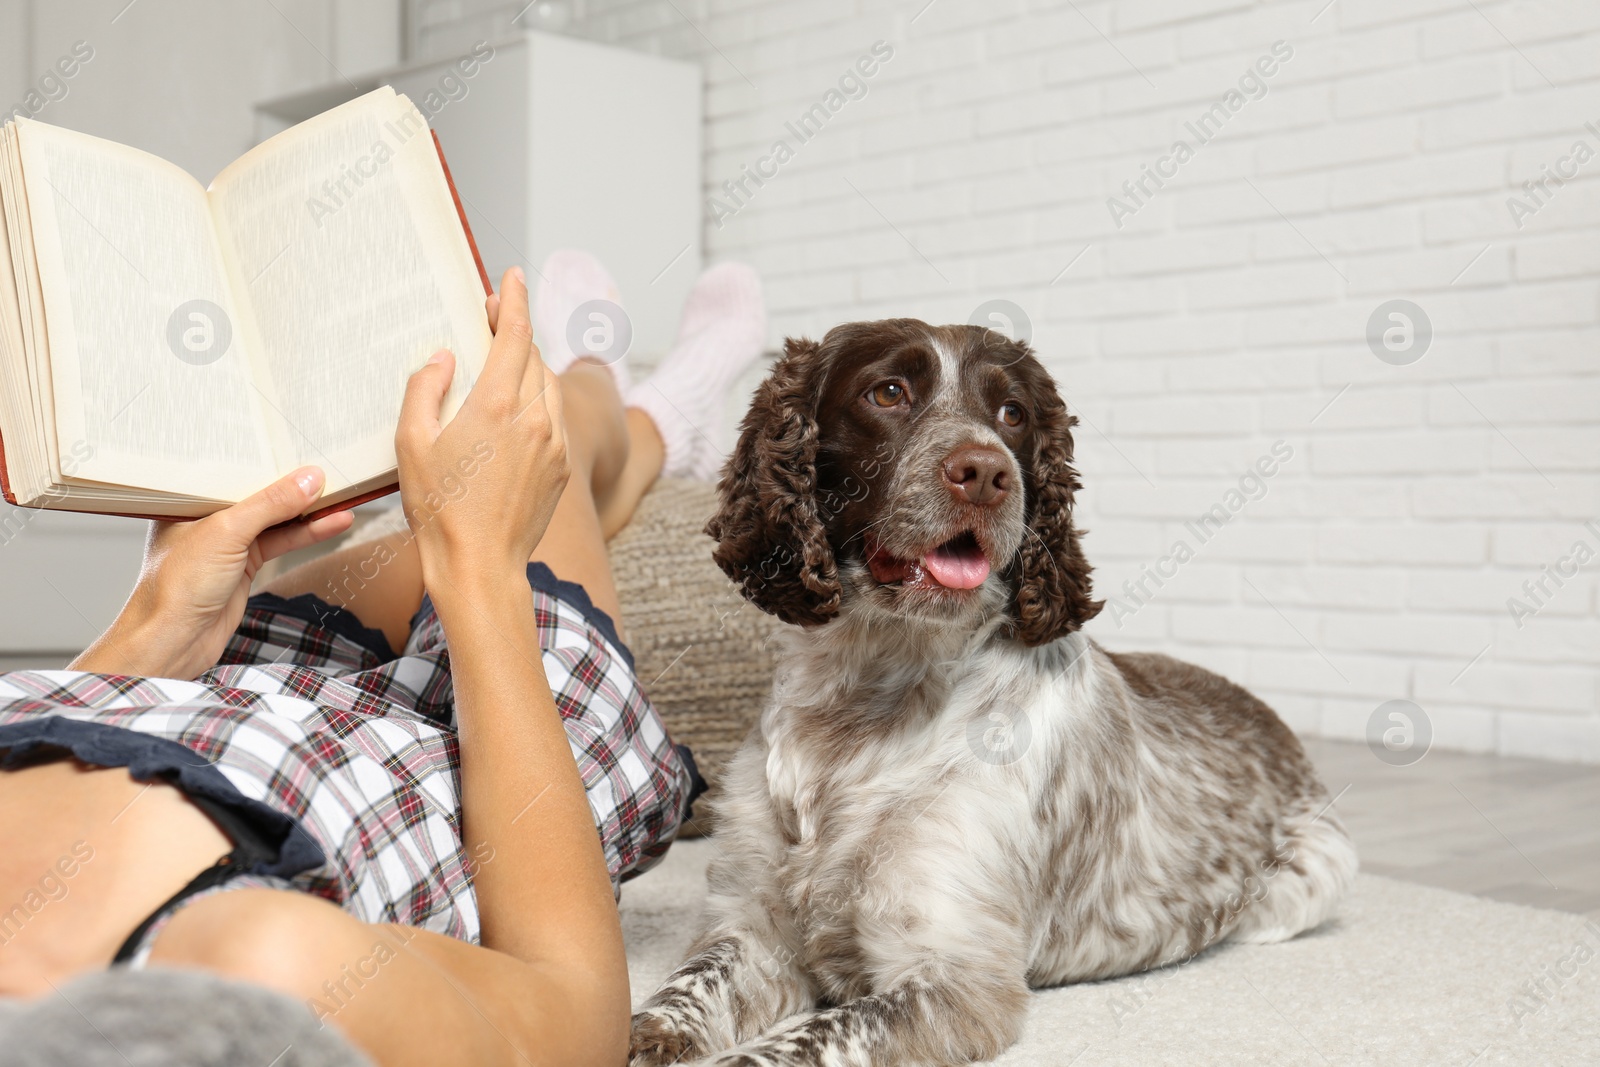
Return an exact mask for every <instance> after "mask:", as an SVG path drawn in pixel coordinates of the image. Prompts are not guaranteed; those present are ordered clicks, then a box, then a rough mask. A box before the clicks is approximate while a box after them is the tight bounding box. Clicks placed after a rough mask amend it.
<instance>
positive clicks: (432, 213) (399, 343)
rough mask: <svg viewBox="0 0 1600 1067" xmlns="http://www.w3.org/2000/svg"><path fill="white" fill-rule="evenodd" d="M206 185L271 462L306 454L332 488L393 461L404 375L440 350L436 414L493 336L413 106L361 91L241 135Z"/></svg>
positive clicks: (461, 392) (463, 383) (473, 370)
mask: <svg viewBox="0 0 1600 1067" xmlns="http://www.w3.org/2000/svg"><path fill="white" fill-rule="evenodd" d="M210 195H211V202H212V210H213V213H214V215H215V217H216V220H217V227H216V228H217V232H218V234H219V236H220V238H221V240H222V243H223V248H224V255H225V256H226V257H227V260H228V264H229V267H230V269H231V270H232V271H233V275H234V278H235V292H236V293H238V294H239V302H240V304H241V305H243V312H244V314H245V315H246V316H247V317H248V319H249V323H250V327H249V328H250V329H251V330H252V338H253V340H254V343H253V345H252V350H253V353H254V355H255V356H256V359H257V373H258V375H259V381H260V383H261V385H262V390H263V392H264V393H265V394H266V395H267V396H268V397H269V398H270V404H271V407H272V412H269V414H268V420H269V425H271V424H272V423H273V421H274V420H273V415H274V414H275V415H276V416H277V419H276V425H275V427H274V432H275V445H276V446H277V447H278V449H279V451H278V456H279V460H280V469H282V470H289V469H292V468H293V467H296V466H299V465H300V464H304V463H315V464H318V465H319V466H321V467H322V468H323V469H324V471H325V472H326V474H327V477H328V484H327V488H326V490H325V492H326V494H327V495H330V496H331V495H333V494H336V493H338V492H339V491H340V490H341V489H343V488H345V487H347V486H350V485H353V484H356V483H359V482H363V481H366V480H370V479H371V478H373V477H374V476H376V475H379V474H381V473H383V472H385V471H388V470H390V469H392V468H393V467H394V465H395V457H394V431H395V425H396V421H397V419H398V416H399V413H400V403H401V399H402V397H403V396H404V393H405V384H406V379H407V378H408V377H409V376H410V375H411V374H412V373H413V372H414V371H416V370H417V368H419V367H421V366H422V364H423V363H424V362H426V361H427V358H428V357H429V356H430V355H432V354H433V353H434V352H435V351H437V350H438V349H440V348H449V349H451V350H452V351H454V352H455V353H456V356H457V371H456V377H455V380H454V382H453V383H452V387H451V392H450V395H449V396H448V397H447V400H446V411H445V416H446V418H448V417H449V416H450V415H453V414H454V412H455V410H456V409H457V408H458V407H459V406H460V403H461V400H462V399H463V398H464V397H465V395H466V392H467V390H469V389H470V388H471V386H472V383H473V381H474V380H476V377H477V374H478V371H479V370H480V368H481V367H482V364H483V359H484V357H485V356H486V354H487V353H488V348H489V342H490V340H491V338H490V334H489V327H488V322H487V320H486V318H485V314H484V308H483V300H484V292H483V287H482V283H481V281H480V280H479V276H478V273H477V267H476V265H475V263H474V261H473V258H472V253H471V250H470V248H469V247H468V245H467V242H466V238H465V236H464V234H463V233H462V229H461V222H460V219H459V216H458V215H457V213H456V210H455V206H454V203H453V202H452V201H451V199H450V193H449V187H448V185H447V184H446V183H445V180H444V176H443V171H442V170H441V168H440V165H439V162H438V156H437V152H436V150H435V148H434V144H433V138H432V136H431V134H430V133H429V131H428V126H427V122H426V120H424V119H423V117H422V115H421V113H420V112H418V111H417V110H416V109H415V108H414V107H412V106H411V103H410V101H409V100H407V99H406V98H405V97H403V96H397V95H395V94H394V92H393V90H391V89H382V90H378V91H377V92H374V93H369V94H368V95H366V96H364V97H360V98H358V99H356V100H354V101H351V102H350V103H348V104H345V105H343V106H341V107H338V108H335V109H334V110H332V111H329V112H326V113H324V114H322V115H319V116H317V117H316V118H313V119H311V120H309V121H307V122H304V123H301V124H300V125H298V126H296V127H294V128H293V129H290V130H288V131H285V132H284V133H282V134H279V135H278V136H277V137H274V138H272V139H271V140H269V141H267V142H266V143H264V144H262V145H260V146H258V147H257V148H255V149H252V150H251V151H250V152H249V153H248V154H246V155H245V156H244V157H242V158H241V159H240V160H238V161H237V162H235V163H234V164H232V165H231V166H229V167H228V168H227V169H226V170H224V171H223V172H222V173H221V174H219V175H218V176H217V178H216V179H215V180H214V181H213V182H212V185H211V191H210Z"/></svg>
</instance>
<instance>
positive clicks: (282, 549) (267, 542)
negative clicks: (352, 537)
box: [256, 511, 355, 563]
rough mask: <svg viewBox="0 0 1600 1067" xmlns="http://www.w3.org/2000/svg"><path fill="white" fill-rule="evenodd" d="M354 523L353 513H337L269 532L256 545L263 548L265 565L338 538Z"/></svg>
mask: <svg viewBox="0 0 1600 1067" xmlns="http://www.w3.org/2000/svg"><path fill="white" fill-rule="evenodd" d="M354 521H355V514H354V513H353V512H349V511H336V512H334V513H333V514H332V515H324V516H322V518H320V519H313V520H312V521H311V522H297V523H292V524H291V525H288V526H280V527H277V528H276V529H271V530H267V531H265V532H264V533H262V535H261V536H260V537H259V538H257V539H256V543H257V544H258V545H260V546H261V562H263V563H265V562H266V561H267V560H269V559H277V558H278V557H279V556H281V555H283V554H284V553H286V552H293V551H295V550H296V549H301V548H307V547H309V546H311V545H315V544H319V543H320V542H323V541H326V540H327V539H328V538H330V537H338V536H339V535H340V534H342V533H344V532H345V531H346V530H348V529H350V524H351V523H353V522H354Z"/></svg>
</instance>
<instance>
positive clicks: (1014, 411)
mask: <svg viewBox="0 0 1600 1067" xmlns="http://www.w3.org/2000/svg"><path fill="white" fill-rule="evenodd" d="M1026 417H1027V413H1026V412H1025V411H1023V410H1022V405H1021V404H1019V403H1017V402H1016V401H1015V400H1007V401H1006V402H1005V403H1004V404H1001V405H1000V421H1001V422H1003V423H1005V424H1006V425H1007V426H1021V425H1022V420H1023V419H1024V418H1026Z"/></svg>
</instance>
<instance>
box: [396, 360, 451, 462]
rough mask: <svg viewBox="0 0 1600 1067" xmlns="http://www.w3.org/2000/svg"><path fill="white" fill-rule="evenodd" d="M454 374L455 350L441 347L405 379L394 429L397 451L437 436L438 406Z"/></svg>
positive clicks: (425, 444)
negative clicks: (404, 393) (402, 397)
mask: <svg viewBox="0 0 1600 1067" xmlns="http://www.w3.org/2000/svg"><path fill="white" fill-rule="evenodd" d="M455 373H456V357H455V353H453V352H451V351H450V350H449V349H448V348H441V349H439V351H437V352H435V353H434V354H433V355H432V356H430V357H429V358H428V362H426V363H424V364H423V365H422V367H421V369H420V370H418V371H417V373H415V374H413V375H412V376H411V378H410V380H408V381H407V382H406V395H405V399H403V400H402V401H401V402H400V423H399V425H397V426H396V427H395V431H394V443H395V450H396V451H397V452H398V451H400V450H402V449H403V448H405V447H408V446H409V447H416V448H425V447H427V446H428V445H431V444H432V443H433V441H434V439H435V438H437V437H438V436H439V408H440V406H441V405H443V404H444V395H445V393H446V392H448V391H449V389H450V379H451V378H453V377H455Z"/></svg>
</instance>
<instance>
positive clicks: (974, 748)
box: [761, 635, 1065, 999]
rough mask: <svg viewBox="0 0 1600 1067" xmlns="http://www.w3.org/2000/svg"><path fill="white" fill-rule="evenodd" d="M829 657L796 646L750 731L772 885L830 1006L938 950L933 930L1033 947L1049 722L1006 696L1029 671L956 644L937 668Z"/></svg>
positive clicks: (1044, 845)
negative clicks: (760, 767) (768, 822)
mask: <svg viewBox="0 0 1600 1067" xmlns="http://www.w3.org/2000/svg"><path fill="white" fill-rule="evenodd" d="M829 636H830V637H835V636H836V635H829ZM843 647H845V643H844V642H841V641H838V640H830V641H819V640H817V638H816V637H813V636H809V635H808V636H807V637H803V638H800V639H798V640H796V641H795V642H794V643H793V644H792V646H791V652H792V653H793V656H792V658H790V659H789V660H788V664H789V667H788V669H786V670H785V672H784V673H783V675H782V676H781V677H780V679H779V681H778V684H777V686H776V688H775V692H774V700H773V703H772V705H770V706H769V708H768V711H767V713H766V715H765V716H764V717H763V720H762V724H761V730H762V733H763V738H764V740H765V742H766V752H765V785H766V789H767V791H768V794H769V796H770V800H771V804H772V807H773V811H774V813H775V815H776V816H777V822H778V825H779V828H780V830H781V832H782V837H783V847H782V848H781V849H780V850H779V852H778V853H777V855H776V856H775V858H774V865H775V868H776V869H775V870H774V871H773V875H774V881H775V883H776V885H777V887H778V888H779V889H780V891H781V893H782V894H783V897H784V901H785V904H786V906H787V908H788V909H789V914H790V915H791V916H792V918H793V921H794V923H795V926H796V933H797V934H798V935H799V937H798V940H799V941H800V944H801V945H802V946H803V952H802V960H803V964H804V966H805V969H806V970H807V971H808V972H809V973H810V974H811V975H812V976H813V978H814V979H815V980H816V981H817V982H818V984H819V986H820V987H821V989H820V992H822V993H823V994H824V995H825V996H827V997H828V998H829V999H840V998H844V997H850V996H858V995H861V993H862V991H863V990H865V989H867V988H870V987H871V986H872V985H873V984H875V983H879V982H881V980H882V978H883V977H884V976H885V974H892V973H893V972H894V970H895V969H897V968H898V967H902V966H908V965H910V963H911V962H912V961H913V960H914V959H916V958H919V957H922V956H925V954H926V953H928V952H930V951H931V952H934V953H938V954H945V953H948V952H949V951H950V945H949V944H948V943H947V937H948V935H949V934H950V933H951V932H952V931H956V930H959V931H961V937H962V938H963V939H967V938H970V936H971V927H972V924H973V923H974V922H975V921H976V922H978V923H980V924H982V923H983V922H984V919H983V918H982V916H983V915H985V914H988V915H989V916H990V919H991V921H993V922H994V923H995V924H996V930H995V935H996V936H999V937H1002V938H1003V939H1004V940H1005V941H1006V942H1007V943H1008V944H1009V945H1011V946H1012V948H1013V949H1016V948H1020V947H1021V946H1019V945H1016V944H1015V942H1017V941H1018V939H1019V938H1021V939H1024V940H1031V939H1032V934H1031V932H1030V933H1025V932H1024V929H1026V930H1028V931H1031V930H1032V929H1033V927H1034V926H1035V923H1034V921H1033V919H1032V913H1033V912H1034V911H1036V910H1038V908H1039V905H1040V904H1041V903H1042V902H1041V901H1039V900H1037V899H1032V898H1030V897H1029V895H1028V894H1027V892H1026V887H1027V886H1028V885H1029V884H1032V883H1033V882H1034V874H1035V873H1036V872H1037V870H1038V868H1039V866H1040V865H1041V864H1042V863H1043V862H1045V857H1046V856H1047V854H1048V853H1049V840H1048V836H1047V833H1046V831H1045V829H1044V827H1043V824H1041V823H1040V821H1039V820H1038V819H1037V818H1035V814H1034V810H1033V809H1034V807H1035V805H1036V803H1037V802H1038V800H1039V798H1040V795H1041V782H1040V778H1041V771H1042V769H1043V768H1044V767H1045V765H1046V764H1047V762H1048V760H1047V758H1046V753H1048V752H1049V751H1050V750H1051V749H1052V748H1053V747H1054V746H1055V742H1054V738H1053V737H1052V736H1051V730H1052V728H1054V727H1056V726H1059V720H1060V719H1061V718H1063V714H1062V712H1063V711H1064V709H1060V710H1058V711H1057V712H1056V713H1055V715H1054V716H1053V719H1055V720H1057V721H1056V722H1054V723H1046V722H1044V721H1042V720H1043V717H1042V716H1041V714H1040V708H1039V707H1035V706H1024V705H1023V704H1022V703H1021V702H1019V700H1018V699H1016V697H1015V695H1014V688H1015V687H1014V685H1013V684H1012V683H1013V682H1014V680H1015V678H1016V676H1017V674H1018V673H1019V671H1020V672H1021V673H1023V674H1027V675H1029V677H1030V681H1033V675H1032V670H1031V668H1029V667H1028V666H1026V665H1023V664H1019V663H1016V662H1011V661H1012V660H1015V659H1017V658H1018V656H1019V653H1018V652H1016V651H1012V652H1009V653H1008V652H1007V651H1006V650H1005V649H1004V648H1003V647H998V646H994V645H990V646H988V647H987V648H975V647H973V643H971V642H968V643H964V647H962V648H960V649H959V650H957V649H951V650H949V651H952V652H958V653H959V654H957V655H953V656H951V657H950V658H949V659H948V660H946V661H943V662H940V661H936V660H935V661H930V660H929V659H927V658H923V657H922V656H921V655H920V654H919V655H918V658H917V659H916V660H915V661H908V660H903V659H899V658H897V657H893V656H889V657H884V656H879V657H877V658H875V659H872V660H870V661H869V660H866V659H864V658H863V659H859V660H857V659H854V658H852V657H849V656H845V657H844V658H843V659H842V660H841V656H840V653H841V650H842V648H843ZM1011 647H1012V648H1013V649H1014V648H1015V646H1011ZM882 648H883V646H882V643H881V642H879V643H878V649H879V651H880V652H881V651H882ZM933 651H934V653H935V654H937V653H938V652H939V651H940V650H938V649H934V650H933ZM1021 655H1022V656H1023V657H1029V656H1031V655H1032V654H1030V653H1025V652H1024V653H1021ZM824 662H825V663H826V666H827V667H828V668H829V669H828V670H822V669H821V668H822V667H823V666H824ZM957 664H959V669H955V665H957ZM819 683H820V684H819ZM1061 688H1063V689H1064V688H1065V684H1064V683H1063V686H1062V687H1061ZM1029 694H1030V700H1032V701H1037V700H1038V699H1039V697H1040V696H1041V695H1042V696H1043V697H1044V698H1045V699H1046V701H1050V700H1051V699H1053V698H1059V696H1060V694H1058V693H1057V692H1056V691H1055V687H1051V690H1050V691H1048V692H1046V693H1043V694H1041V693H1040V692H1039V690H1038V687H1037V685H1036V684H1034V685H1032V687H1031V688H1030V689H1029ZM1036 720H1038V721H1039V725H1038V726H1035V725H1034V724H1035V721H1036ZM912 885H914V886H920V887H922V888H923V890H924V891H923V892H921V893H918V894H914V895H908V894H907V893H906V892H905V888H906V887H907V886H912ZM1019 920H1021V922H1020V923H1019ZM1019 927H1020V928H1019ZM1022 951H1023V953H1024V955H1030V954H1031V953H1030V952H1029V951H1028V950H1027V949H1023V950H1022Z"/></svg>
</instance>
